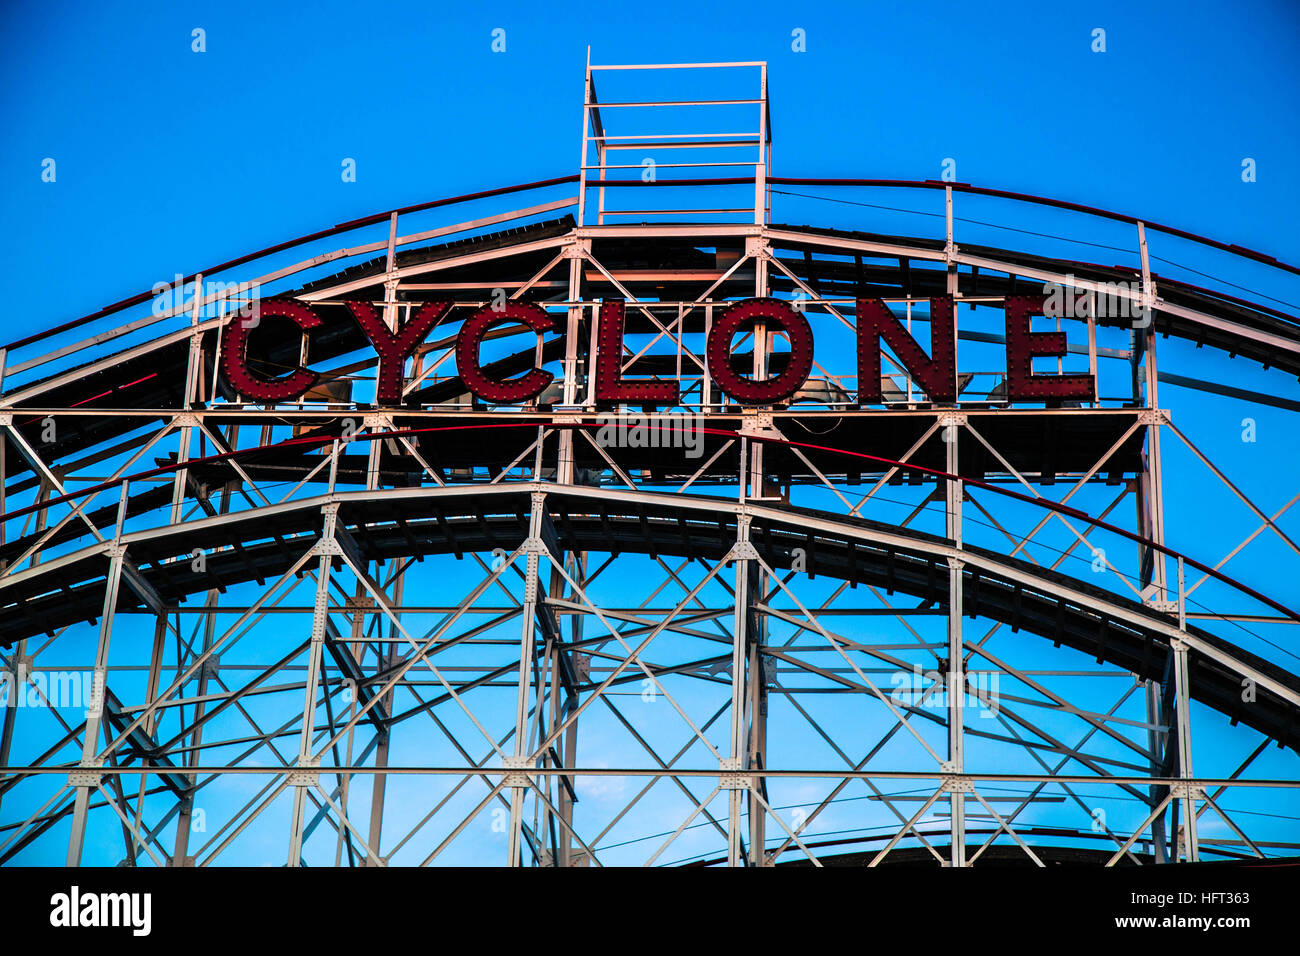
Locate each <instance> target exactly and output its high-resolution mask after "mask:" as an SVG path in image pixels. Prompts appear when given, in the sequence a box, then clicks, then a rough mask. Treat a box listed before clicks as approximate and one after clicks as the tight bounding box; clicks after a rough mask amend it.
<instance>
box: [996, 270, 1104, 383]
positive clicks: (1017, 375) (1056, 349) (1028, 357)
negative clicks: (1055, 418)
mask: <svg viewBox="0 0 1300 956" xmlns="http://www.w3.org/2000/svg"><path fill="white" fill-rule="evenodd" d="M1046 302H1047V297H1046V296H1029V295H1009V296H1007V298H1006V303H1005V305H1004V306H1003V308H1005V309H1006V313H1007V398H1008V399H1010V400H1011V401H1019V400H1022V399H1060V398H1078V399H1086V400H1088V401H1091V400H1092V398H1093V395H1094V393H1095V391H1096V383H1095V382H1094V381H1093V377H1092V376H1091V375H1035V374H1034V371H1033V368H1034V359H1035V358H1037V357H1039V356H1058V355H1064V354H1065V345H1066V343H1065V333H1064V332H1031V331H1029V318H1030V316H1034V315H1042V314H1043V306H1044V305H1045V304H1046Z"/></svg>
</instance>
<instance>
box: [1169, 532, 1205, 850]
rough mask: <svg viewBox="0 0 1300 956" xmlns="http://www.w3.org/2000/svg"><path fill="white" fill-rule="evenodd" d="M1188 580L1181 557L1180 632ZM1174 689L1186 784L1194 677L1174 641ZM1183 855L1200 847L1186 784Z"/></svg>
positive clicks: (1189, 770)
mask: <svg viewBox="0 0 1300 956" xmlns="http://www.w3.org/2000/svg"><path fill="white" fill-rule="evenodd" d="M1185 584H1186V582H1185V580H1184V577H1183V558H1182V556H1181V555H1179V557H1178V629H1179V630H1180V631H1186V630H1187V608H1186V602H1185V596H1184V595H1185V590H1184V589H1185ZM1173 651H1174V687H1175V691H1174V693H1175V694H1176V704H1177V707H1178V776H1179V778H1181V779H1182V780H1184V781H1190V780H1192V778H1193V776H1194V774H1193V772H1192V722H1191V706H1190V705H1191V700H1190V698H1191V677H1190V674H1189V672H1188V669H1187V645H1186V644H1184V643H1183V642H1182V641H1175V642H1174V648H1173ZM1182 800H1183V820H1184V822H1183V854H1184V856H1185V857H1186V858H1187V862H1189V863H1195V862H1196V861H1197V859H1199V857H1200V846H1199V843H1198V841H1197V839H1196V797H1195V794H1194V791H1193V788H1192V785H1191V783H1190V782H1188V783H1184V784H1183V796H1182Z"/></svg>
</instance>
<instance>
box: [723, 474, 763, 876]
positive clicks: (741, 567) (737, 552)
mask: <svg viewBox="0 0 1300 956" xmlns="http://www.w3.org/2000/svg"><path fill="white" fill-rule="evenodd" d="M742 457H743V456H742ZM742 486H743V479H742ZM749 522H750V518H749V515H746V514H738V515H737V516H736V547H735V549H734V550H733V551H732V558H733V559H734V562H735V569H736V591H735V593H736V607H735V618H734V622H733V625H734V626H733V633H732V642H731V744H730V749H729V750H728V752H727V755H728V767H727V769H729V770H731V771H732V772H736V771H739V769H740V767H741V763H742V761H743V759H744V754H745V751H746V746H745V705H746V702H747V700H748V695H747V694H746V693H745V663H746V655H747V651H748V649H747V646H746V645H747V643H748V640H747V638H748V634H749V614H750V603H751V601H752V597H751V595H750V585H751V581H750V557H749V555H750V552H751V551H752V550H753V546H752V545H751V544H750V540H749ZM726 792H727V800H728V808H727V816H728V824H727V865H728V866H740V865H741V845H740V844H741V840H740V836H741V831H740V811H741V807H742V805H743V799H744V795H743V793H742V792H741V791H740V790H738V789H734V788H732V789H728V790H727V791H726ZM761 851H762V848H761V847H760V848H759V852H761Z"/></svg>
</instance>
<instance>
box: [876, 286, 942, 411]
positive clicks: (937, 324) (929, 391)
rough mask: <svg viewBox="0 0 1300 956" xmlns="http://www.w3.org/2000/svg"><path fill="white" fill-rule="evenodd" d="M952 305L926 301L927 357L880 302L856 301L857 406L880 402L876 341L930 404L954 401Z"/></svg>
mask: <svg viewBox="0 0 1300 956" xmlns="http://www.w3.org/2000/svg"><path fill="white" fill-rule="evenodd" d="M953 311H954V310H953V302H952V299H950V298H948V297H947V296H941V297H940V296H936V297H934V298H932V299H930V356H929V358H927V357H926V355H925V353H924V352H923V351H921V346H919V345H917V344H916V339H914V338H912V336H911V334H910V333H909V332H908V331H907V329H905V328H904V327H903V324H902V323H901V322H899V321H898V317H897V316H895V315H894V313H893V312H891V311H890V310H889V306H887V305H885V303H884V302H882V301H881V300H880V299H858V404H859V405H876V404H880V403H881V402H883V401H884V398H883V396H882V395H881V391H880V340H881V339H884V340H885V341H886V342H888V343H889V347H890V348H891V349H893V350H894V354H895V355H897V356H898V360H899V362H901V363H902V365H903V367H904V368H906V369H907V370H908V371H909V372H911V373H912V375H913V376H914V377H915V378H916V380H917V382H919V383H920V385H921V388H923V389H925V394H926V395H928V396H929V397H930V401H932V402H955V401H956V400H957V356H956V354H955V353H956V349H955V346H954V341H955V335H954V331H953V330H954V322H953Z"/></svg>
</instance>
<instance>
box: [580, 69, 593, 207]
mask: <svg viewBox="0 0 1300 956" xmlns="http://www.w3.org/2000/svg"><path fill="white" fill-rule="evenodd" d="M590 115H591V47H590V46H588V47H587V75H586V81H585V83H584V85H583V93H582V158H581V159H579V160H578V228H579V229H581V228H582V227H583V226H584V225H586V220H585V219H584V218H583V217H584V214H585V212H586V209H587V126H588V124H589V122H590Z"/></svg>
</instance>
